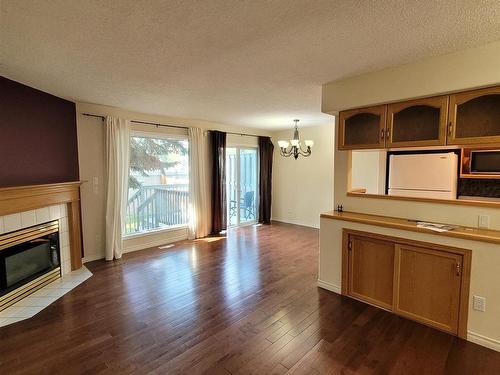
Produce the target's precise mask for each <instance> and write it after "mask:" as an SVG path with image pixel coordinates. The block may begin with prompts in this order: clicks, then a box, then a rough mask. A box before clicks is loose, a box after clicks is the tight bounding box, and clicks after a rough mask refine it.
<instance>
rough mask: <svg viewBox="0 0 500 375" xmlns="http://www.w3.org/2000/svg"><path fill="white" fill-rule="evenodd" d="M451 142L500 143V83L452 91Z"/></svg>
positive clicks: (449, 137)
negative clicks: (457, 91) (468, 89)
mask: <svg viewBox="0 0 500 375" xmlns="http://www.w3.org/2000/svg"><path fill="white" fill-rule="evenodd" d="M449 120H450V125H449V129H448V144H452V145H461V144H484V143H500V86H498V87H490V88H487V89H481V90H473V91H466V92H462V93H457V94H452V95H450V112H449Z"/></svg>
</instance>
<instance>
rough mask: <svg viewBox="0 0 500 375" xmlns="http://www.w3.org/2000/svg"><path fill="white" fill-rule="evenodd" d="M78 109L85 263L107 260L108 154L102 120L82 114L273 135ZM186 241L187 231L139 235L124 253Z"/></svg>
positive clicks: (81, 105) (121, 112) (204, 123)
mask: <svg viewBox="0 0 500 375" xmlns="http://www.w3.org/2000/svg"><path fill="white" fill-rule="evenodd" d="M76 109H77V130H78V157H79V163H80V179H81V180H84V181H87V182H86V183H84V184H83V185H82V188H81V200H82V201H81V202H82V227H83V228H82V230H83V242H84V249H85V258H84V261H90V260H95V259H100V258H103V257H104V241H105V232H104V228H105V207H106V202H105V193H106V190H105V185H104V174H105V159H104V155H105V153H104V126H103V121H102V120H101V119H100V118H95V117H88V116H84V115H82V113H91V114H96V115H101V116H106V115H113V116H120V117H124V118H127V119H130V120H139V121H151V122H155V123H162V124H171V125H180V126H194V127H200V128H202V129H207V130H209V129H213V130H222V131H231V132H238V133H247V134H256V135H267V136H270V135H271V133H270V132H266V131H264V130H259V129H249V128H241V127H235V126H230V125H225V124H216V123H211V122H207V121H199V120H191V119H179V118H173V117H166V116H158V115H151V114H144V113H137V112H131V111H127V110H123V109H119V108H115V107H108V106H102V105H97V104H89V103H77V106H76ZM133 129H134V130H140V131H146V132H148V131H149V132H150V131H155V132H156V131H164V129H165V128H158V129H156V128H155V127H152V126H148V125H137V124H133ZM231 139H236V140H239V139H242V140H243V139H245V142H247V143H248V142H255V138H252V139H251V141H248V137H241V136H239V135H238V136H233V137H232V138H231ZM96 179H97V180H96ZM94 181H97V184H94ZM185 238H187V230H186V229H185V228H183V229H172V230H168V231H162V232H159V233H152V234H149V235H140V236H137V237H134V238H130V239H127V240H126V241H124V251H125V252H129V251H136V250H140V249H144V248H147V247H152V246H158V245H160V244H166V243H169V242H174V241H178V240H181V239H185Z"/></svg>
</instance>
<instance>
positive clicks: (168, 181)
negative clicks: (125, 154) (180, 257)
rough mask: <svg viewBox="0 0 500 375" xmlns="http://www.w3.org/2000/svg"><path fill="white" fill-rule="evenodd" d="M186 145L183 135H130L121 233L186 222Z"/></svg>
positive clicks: (157, 228)
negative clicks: (126, 191)
mask: <svg viewBox="0 0 500 375" xmlns="http://www.w3.org/2000/svg"><path fill="white" fill-rule="evenodd" d="M188 147H189V146H188V140H187V138H186V137H176V136H168V135H163V134H162V135H156V134H155V135H149V134H147V135H143V134H133V135H132V137H131V138H130V172H129V189H128V201H127V210H126V221H125V232H124V234H125V235H131V234H136V233H144V232H149V231H153V230H159V229H166V228H169V227H172V226H180V225H187V223H188V204H189V157H188Z"/></svg>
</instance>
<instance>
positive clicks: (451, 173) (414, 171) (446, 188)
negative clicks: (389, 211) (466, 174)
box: [388, 152, 458, 199]
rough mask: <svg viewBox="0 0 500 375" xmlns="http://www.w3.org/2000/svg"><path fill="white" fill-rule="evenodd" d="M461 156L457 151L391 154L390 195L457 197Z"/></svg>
mask: <svg viewBox="0 0 500 375" xmlns="http://www.w3.org/2000/svg"><path fill="white" fill-rule="evenodd" d="M457 180H458V156H457V154H455V153H454V152H446V153H436V154H406V155H391V156H390V158H389V190H388V191H389V195H395V196H402V197H419V198H438V199H456V198H457Z"/></svg>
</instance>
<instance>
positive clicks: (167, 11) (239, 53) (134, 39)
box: [0, 0, 500, 129]
mask: <svg viewBox="0 0 500 375" xmlns="http://www.w3.org/2000/svg"><path fill="white" fill-rule="evenodd" d="M1 9H2V13H1V17H2V18H1V26H0V33H1V34H0V35H1V65H0V74H1V75H4V76H6V77H8V78H11V79H14V80H18V81H20V82H23V83H26V84H28V85H31V86H34V87H37V88H40V89H42V90H44V91H48V92H50V93H53V94H55V95H58V96H62V97H66V98H70V99H73V100H77V101H86V102H92V103H99V104H106V105H112V106H117V107H121V108H126V109H130V110H135V111H141V112H147V113H154V114H164V115H170V116H179V117H188V118H194V119H204V120H209V121H215V122H220V123H226V124H232V125H242V126H252V127H259V128H268V129H278V128H283V127H291V126H292V119H293V118H300V119H301V120H302V122H301V123H302V124H303V125H304V124H305V125H312V124H320V123H325V122H328V121H331V118H330V117H329V116H327V115H324V114H321V112H320V101H321V86H320V85H321V84H322V83H325V82H328V81H332V80H336V79H340V78H344V77H348V76H352V75H356V74H360V73H363V72H367V71H373V70H378V69H381V68H384V67H388V66H393V65H399V64H403V63H406V62H410V61H414V60H417V59H420V58H423V57H426V56H431V55H437V54H443V53H447V52H452V51H455V50H460V49H465V48H468V47H473V46H476V45H481V44H486V43H489V42H492V41H496V40H499V39H500V1H498V0H492V1H486V0H469V1H464V0H441V1H431V0H427V1H425V0H420V1H419V0H414V1H409V0H408V1H402V0H397V1H396V0H392V1H369V0H365V1H363V0H358V1H355V0H345V1H333V0H330V1H321V0H317V1H315V0H297V1H291V0H268V1H264V0H246V1H245V0H240V1H237V0H232V1H230V0H211V1H201V0H200V1H195V0H176V1H159V0H158V1H138V0H101V1H97V0H85V1H81V0H46V1H26V0H2V1H1Z"/></svg>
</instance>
